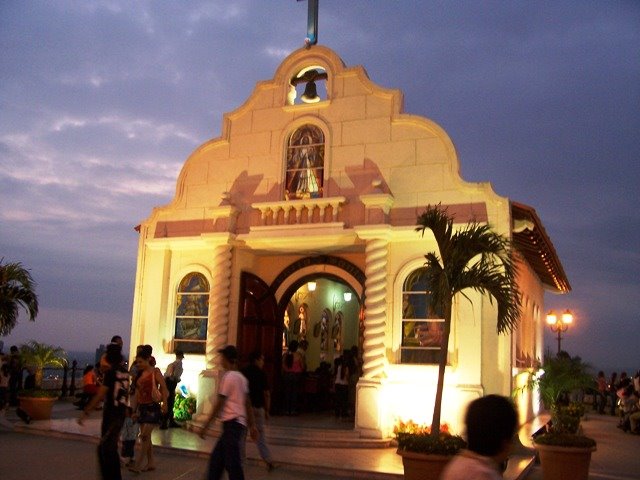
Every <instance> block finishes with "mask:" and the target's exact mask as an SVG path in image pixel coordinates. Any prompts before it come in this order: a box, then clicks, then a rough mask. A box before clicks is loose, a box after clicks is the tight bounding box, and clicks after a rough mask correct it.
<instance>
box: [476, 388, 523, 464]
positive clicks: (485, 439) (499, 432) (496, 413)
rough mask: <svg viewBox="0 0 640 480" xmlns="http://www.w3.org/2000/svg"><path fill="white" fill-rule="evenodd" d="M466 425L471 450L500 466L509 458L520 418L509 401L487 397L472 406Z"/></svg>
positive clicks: (491, 396) (496, 396)
mask: <svg viewBox="0 0 640 480" xmlns="http://www.w3.org/2000/svg"><path fill="white" fill-rule="evenodd" d="M465 424H466V427H467V443H468V444H469V446H468V448H469V450H471V451H472V452H475V453H477V454H479V455H482V456H484V457H494V458H496V460H498V461H499V462H501V461H503V460H504V459H506V457H507V456H508V455H509V452H510V446H511V439H512V438H513V435H514V434H515V432H516V427H517V425H518V414H517V412H516V409H515V407H514V406H513V403H512V402H511V401H510V400H509V399H508V398H506V397H501V396H499V395H487V396H486V397H482V398H478V399H476V400H474V401H473V402H471V403H470V404H469V407H468V408H467V414H466V416H465Z"/></svg>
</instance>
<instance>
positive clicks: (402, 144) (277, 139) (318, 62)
mask: <svg viewBox="0 0 640 480" xmlns="http://www.w3.org/2000/svg"><path fill="white" fill-rule="evenodd" d="M436 204H441V205H442V207H443V208H447V211H448V212H449V213H450V214H451V215H453V216H454V218H455V224H456V225H463V224H466V223H467V222H469V221H476V222H480V223H488V224H489V225H490V226H491V228H492V229H494V230H495V231H497V232H498V233H500V234H504V235H506V236H508V237H509V238H512V239H513V241H514V243H515V244H516V245H517V246H518V247H519V248H520V250H521V252H522V254H523V255H522V259H521V261H520V268H519V277H518V281H519V286H520V290H521V292H522V296H523V298H522V300H523V302H522V303H523V316H522V321H521V324H520V326H519V328H518V330H517V331H514V332H513V333H512V334H507V335H498V334H497V333H496V305H495V302H494V303H491V301H490V300H489V298H488V297H482V296H480V295H478V294H477V293H475V292H470V293H469V294H468V296H469V297H470V299H471V300H472V301H471V302H469V301H468V300H466V299H465V298H459V299H457V301H456V303H455V307H454V315H453V320H452V334H451V338H450V343H449V346H448V357H449V361H448V367H447V373H446V376H445V390H444V402H443V403H444V406H443V419H444V421H446V422H448V423H450V424H451V425H452V427H453V428H454V429H459V427H460V425H461V421H462V415H463V412H464V408H465V406H466V404H467V403H468V402H469V401H471V400H473V399H474V398H477V397H479V396H482V395H485V394H488V393H498V394H501V395H510V394H511V392H512V390H513V388H514V387H515V386H516V384H517V382H518V379H519V374H520V373H523V372H526V371H527V369H528V368H530V367H532V366H533V365H535V363H536V361H539V359H540V358H541V357H542V329H543V316H544V315H543V308H544V291H545V290H547V291H554V292H558V293H564V292H566V291H568V290H569V289H570V286H569V283H568V281H567V279H566V275H565V274H564V271H563V269H562V265H561V263H560V261H559V259H558V257H557V255H556V253H555V250H554V248H553V245H552V244H551V241H550V240H549V237H548V236H547V234H546V232H545V230H544V227H543V226H542V223H541V221H540V219H539V218H538V216H537V215H536V213H535V210H534V209H533V208H531V207H528V206H526V205H522V204H519V203H516V202H514V201H511V200H510V199H508V198H505V197H501V196H499V195H497V194H496V193H495V192H494V191H493V190H492V188H491V186H490V184H488V183H470V182H466V181H464V180H463V179H462V178H461V177H460V174H459V163H458V158H457V155H456V151H455V148H454V145H453V143H452V141H451V139H450V138H449V137H448V135H447V134H446V132H445V131H444V130H443V129H442V128H440V127H439V126H438V125H436V124H435V123H434V122H432V121H430V120H428V119H426V118H423V117H420V116H416V115H411V114H406V113H404V112H403V97H402V93H401V92H400V91H399V90H389V89H385V88H381V87H379V86H377V85H376V84H374V83H373V82H372V81H371V80H370V79H369V78H368V76H367V74H366V72H365V70H364V68H362V67H359V66H357V67H346V66H345V64H344V63H343V62H342V60H341V59H340V58H339V57H338V56H337V55H336V53H335V52H333V51H331V50H330V49H328V48H326V47H323V46H311V47H309V48H303V49H300V50H297V51H295V52H293V53H292V54H291V55H289V56H288V57H287V58H286V59H284V61H283V62H282V63H281V65H280V66H279V67H278V69H277V70H276V72H275V75H274V77H273V78H272V79H271V80H267V81H261V82H259V83H258V84H257V85H256V87H255V89H254V91H253V93H252V94H251V96H250V97H249V98H248V99H247V101H246V102H245V103H244V104H243V105H242V106H240V107H239V108H238V109H236V110H234V111H233V112H230V113H227V114H225V116H224V121H223V126H222V132H221V135H220V137H218V138H215V139H212V140H210V141H207V142H206V143H204V144H203V145H201V146H200V147H198V148H197V149H196V150H195V151H194V152H193V153H192V154H191V156H190V157H189V158H188V159H187V160H186V162H185V163H184V166H183V168H182V171H181V172H180V175H179V177H178V180H177V188H176V193H175V197H174V198H173V200H172V201H171V203H169V204H168V205H165V206H162V207H157V208H155V209H154V210H153V212H152V213H151V215H150V216H149V217H148V218H147V219H146V220H144V221H143V222H142V223H141V225H140V227H139V233H140V238H139V250H138V263H137V274H136V285H135V296H134V307H133V319H132V330H131V345H132V352H131V353H132V354H134V351H135V346H136V345H138V344H151V345H152V346H153V347H154V356H155V357H156V359H157V361H158V365H159V366H160V367H163V366H164V365H166V364H168V363H169V362H170V361H171V360H172V357H173V352H174V351H175V350H176V349H181V350H183V351H185V353H186V359H185V374H184V376H183V382H184V383H185V384H186V385H187V387H188V388H189V389H190V390H192V391H197V392H198V403H199V405H198V412H199V414H202V413H203V412H207V411H208V410H209V409H210V408H211V403H210V400H209V397H210V396H211V394H212V393H213V392H214V391H215V388H216V378H217V372H218V365H217V356H218V354H217V350H218V349H220V348H222V347H224V346H225V345H226V344H233V345H237V346H238V348H239V350H240V353H241V362H245V361H246V359H247V357H248V354H249V353H250V352H251V351H252V350H254V349H256V348H258V349H260V350H261V351H262V353H263V354H264V355H265V360H266V369H267V372H268V374H269V379H270V381H271V382H272V386H273V389H274V393H273V395H274V397H276V398H275V399H276V402H275V404H276V408H277V405H278V401H277V389H278V388H280V387H281V382H282V374H281V367H280V365H281V356H282V354H283V352H284V351H286V346H287V344H288V342H289V341H290V340H292V339H296V340H301V339H304V340H307V341H308V343H309V347H308V350H307V352H306V357H307V364H308V371H309V372H313V371H316V370H319V371H321V370H322V366H323V365H324V366H326V365H327V364H328V365H331V364H332V363H333V360H334V359H335V358H336V357H337V356H339V355H340V353H341V352H342V351H343V350H345V349H350V348H351V347H353V346H355V347H357V348H358V351H359V352H360V355H361V356H362V359H363V373H362V376H361V378H360V380H359V381H358V385H357V395H356V411H355V421H354V428H355V429H356V430H358V431H359V432H360V434H361V435H362V436H363V437H382V436H387V435H389V433H390V431H391V428H392V426H393V422H394V421H395V420H396V419H399V418H401V419H404V420H406V419H409V418H411V419H413V420H415V421H422V422H429V421H430V415H431V412H432V408H433V401H434V397H435V395H434V392H435V385H436V379H437V365H436V362H437V353H438V351H439V347H438V338H439V337H438V334H439V332H440V330H439V328H440V325H439V321H438V319H434V318H431V317H432V316H433V315H428V313H427V312H426V304H425V296H426V293H427V291H428V286H427V285H424V284H423V282H422V281H421V277H420V275H419V272H420V268H421V267H422V266H423V265H424V254H425V253H427V252H428V251H432V250H436V245H435V242H434V241H433V239H432V238H431V237H430V236H429V235H428V234H426V235H425V236H424V237H422V236H421V235H420V234H419V233H418V232H416V231H415V223H416V218H417V216H418V215H419V214H420V213H422V212H423V211H424V209H425V207H426V206H427V205H436ZM534 400H535V399H532V398H531V396H530V395H529V396H527V397H523V398H522V399H521V400H520V402H521V405H520V410H521V420H524V419H526V418H530V417H531V416H533V415H534V414H535V413H536V412H537V402H535V401H534Z"/></svg>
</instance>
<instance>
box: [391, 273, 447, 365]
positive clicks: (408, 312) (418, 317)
mask: <svg viewBox="0 0 640 480" xmlns="http://www.w3.org/2000/svg"><path fill="white" fill-rule="evenodd" d="M430 300H431V297H430V293H429V288H428V285H427V280H426V277H425V275H424V268H419V269H417V270H414V271H413V272H411V273H410V274H409V276H408V277H407V279H406V280H405V282H404V284H403V291H402V341H401V344H400V357H401V358H400V361H401V362H402V363H437V362H438V357H439V355H440V350H441V347H442V337H443V330H444V319H443V318H442V315H441V314H440V313H438V312H434V311H433V310H432V309H431V308H430V306H429V302H430Z"/></svg>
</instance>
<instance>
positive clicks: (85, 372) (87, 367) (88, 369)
mask: <svg viewBox="0 0 640 480" xmlns="http://www.w3.org/2000/svg"><path fill="white" fill-rule="evenodd" d="M93 368H94V367H93V365H87V366H86V367H84V370H83V372H82V374H83V375H86V374H87V373H89V372H90V371H91V370H93Z"/></svg>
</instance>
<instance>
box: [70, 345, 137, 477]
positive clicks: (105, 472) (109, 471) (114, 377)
mask: <svg viewBox="0 0 640 480" xmlns="http://www.w3.org/2000/svg"><path fill="white" fill-rule="evenodd" d="M105 361H106V362H107V363H108V364H109V366H110V368H109V369H108V370H107V371H106V372H105V374H104V381H103V383H102V385H100V388H99V390H98V393H97V394H96V395H94V396H93V398H92V399H91V401H90V402H89V404H88V405H87V406H86V407H85V409H84V411H83V412H82V415H81V417H80V418H79V419H78V423H79V424H80V425H82V424H83V422H84V419H85V418H87V417H88V416H89V414H90V413H91V411H92V410H93V409H94V408H95V407H96V405H97V404H98V402H100V401H102V400H104V403H103V407H102V427H101V436H100V443H99V444H98V462H99V464H100V473H101V475H102V478H103V479H104V480H107V479H108V480H121V479H122V473H121V471H120V457H119V455H118V439H119V437H120V430H121V429H122V425H123V423H124V419H125V416H126V412H127V407H128V406H129V372H127V370H126V369H125V368H124V366H123V364H122V346H120V345H117V344H115V343H112V344H109V345H108V346H107V353H106V355H105Z"/></svg>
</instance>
